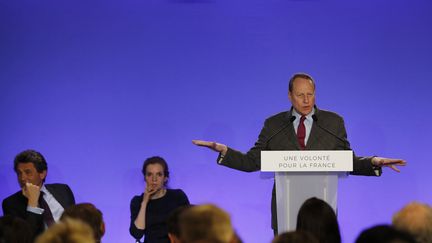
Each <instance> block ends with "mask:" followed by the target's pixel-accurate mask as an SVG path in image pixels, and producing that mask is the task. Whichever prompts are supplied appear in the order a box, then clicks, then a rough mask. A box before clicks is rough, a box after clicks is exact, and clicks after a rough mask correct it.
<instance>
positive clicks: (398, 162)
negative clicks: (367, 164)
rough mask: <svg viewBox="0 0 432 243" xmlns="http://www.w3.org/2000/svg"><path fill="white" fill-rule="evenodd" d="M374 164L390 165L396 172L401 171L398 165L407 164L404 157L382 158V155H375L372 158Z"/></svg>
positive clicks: (380, 165)
mask: <svg viewBox="0 0 432 243" xmlns="http://www.w3.org/2000/svg"><path fill="white" fill-rule="evenodd" d="M372 164H373V165H374V166H379V167H384V166H386V167H390V168H391V169H392V170H394V171H396V172H400V170H399V169H398V168H397V167H396V166H405V165H406V161H405V160H403V159H389V158H382V157H373V158H372Z"/></svg>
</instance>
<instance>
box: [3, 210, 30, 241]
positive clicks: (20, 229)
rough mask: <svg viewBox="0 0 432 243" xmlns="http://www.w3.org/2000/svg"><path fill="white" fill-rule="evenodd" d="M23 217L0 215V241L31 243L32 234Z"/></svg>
mask: <svg viewBox="0 0 432 243" xmlns="http://www.w3.org/2000/svg"><path fill="white" fill-rule="evenodd" d="M31 232H32V230H31V228H30V225H29V224H28V223H27V221H25V220H24V219H21V218H18V217H13V216H10V215H5V216H2V217H0V243H9V242H13V243H31V242H33V234H32V233H31Z"/></svg>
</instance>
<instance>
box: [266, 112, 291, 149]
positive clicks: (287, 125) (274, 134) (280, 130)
mask: <svg viewBox="0 0 432 243" xmlns="http://www.w3.org/2000/svg"><path fill="white" fill-rule="evenodd" d="M295 119H296V117H295V116H291V117H290V119H289V123H288V124H285V125H284V126H282V127H281V128H280V129H279V130H278V131H277V132H275V133H273V135H271V136H270V137H269V138H268V139H267V140H266V141H265V143H264V145H265V146H264V147H265V148H267V145H268V143H269V142H270V140H272V139H273V138H274V137H275V136H276V135H278V134H279V133H281V132H282V131H283V130H285V129H287V128H288V127H289V126H292V122H293V121H294V120H295Z"/></svg>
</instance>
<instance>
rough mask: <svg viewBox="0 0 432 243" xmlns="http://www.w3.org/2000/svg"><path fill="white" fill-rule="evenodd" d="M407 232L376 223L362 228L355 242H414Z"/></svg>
mask: <svg viewBox="0 0 432 243" xmlns="http://www.w3.org/2000/svg"><path fill="white" fill-rule="evenodd" d="M415 242H416V241H415V239H414V238H413V237H412V236H411V235H410V234H408V233H406V232H404V231H400V230H398V229H396V228H394V227H392V226H390V225H377V226H374V227H371V228H368V229H365V230H363V231H362V232H361V233H360V235H359V236H358V237H357V240H356V241H355V243H415Z"/></svg>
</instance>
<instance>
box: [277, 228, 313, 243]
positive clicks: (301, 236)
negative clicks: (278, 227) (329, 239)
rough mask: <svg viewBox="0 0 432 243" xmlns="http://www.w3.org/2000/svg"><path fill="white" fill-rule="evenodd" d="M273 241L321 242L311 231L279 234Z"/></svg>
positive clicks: (286, 242) (280, 242)
mask: <svg viewBox="0 0 432 243" xmlns="http://www.w3.org/2000/svg"><path fill="white" fill-rule="evenodd" d="M272 243H319V242H318V240H317V239H316V238H315V236H313V235H312V234H311V233H309V232H306V231H290V232H285V233H282V234H280V235H277V236H276V237H275V238H274V239H273V240H272Z"/></svg>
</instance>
